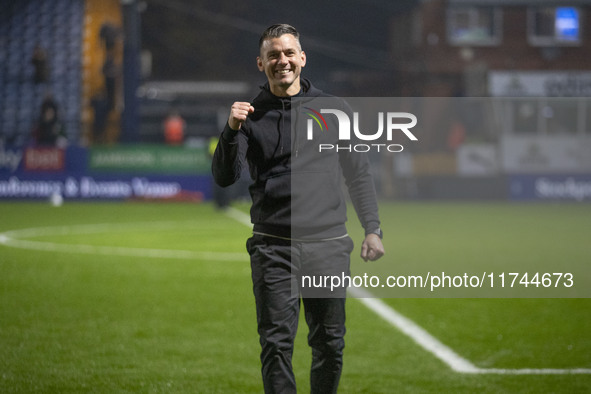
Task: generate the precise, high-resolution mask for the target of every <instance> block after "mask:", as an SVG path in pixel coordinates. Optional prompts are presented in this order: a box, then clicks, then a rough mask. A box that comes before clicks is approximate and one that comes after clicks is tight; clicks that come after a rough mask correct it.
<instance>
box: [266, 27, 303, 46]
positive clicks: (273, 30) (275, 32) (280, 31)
mask: <svg viewBox="0 0 591 394" xmlns="http://www.w3.org/2000/svg"><path fill="white" fill-rule="evenodd" d="M284 34H291V35H292V36H294V37H295V39H296V40H297V42H298V43H299V42H300V33H298V31H297V30H296V28H295V27H293V26H291V25H288V24H286V23H280V24H277V25H272V26H269V27H268V28H267V29H266V30H265V31H264V32H263V34H262V35H261V38H260V39H259V49H260V48H262V46H263V42H265V40H268V39H270V38H279V37H281V36H282V35H284Z"/></svg>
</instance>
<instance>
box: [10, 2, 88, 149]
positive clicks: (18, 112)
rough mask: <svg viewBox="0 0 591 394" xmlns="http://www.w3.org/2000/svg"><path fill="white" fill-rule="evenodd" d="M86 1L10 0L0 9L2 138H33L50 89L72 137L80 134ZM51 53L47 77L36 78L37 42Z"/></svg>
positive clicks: (24, 140) (13, 141)
mask: <svg viewBox="0 0 591 394" xmlns="http://www.w3.org/2000/svg"><path fill="white" fill-rule="evenodd" d="M83 15H84V2H81V1H77V0H56V1H51V0H31V1H10V2H8V4H7V5H5V6H3V12H2V13H1V14H0V18H1V19H0V139H3V140H4V141H5V142H7V143H11V144H25V143H27V142H28V141H29V140H30V137H31V132H32V130H33V127H34V124H35V121H36V118H37V116H38V112H39V108H40V106H41V102H42V100H43V97H44V96H45V93H46V92H49V91H51V92H52V94H53V96H54V98H55V100H56V101H57V103H58V105H59V109H60V117H61V119H62V121H63V125H64V127H65V132H66V134H67V136H68V138H69V139H70V140H77V139H78V134H79V132H80V111H81V96H80V93H81V89H80V87H81V85H80V84H81V75H82V74H81V71H82V70H81V52H82V51H81V48H82V21H83ZM36 46H39V47H41V48H43V50H44V51H45V52H46V56H47V67H48V74H47V79H46V80H45V81H36V80H35V76H34V74H35V68H34V66H33V63H32V56H33V53H34V51H35V47H36Z"/></svg>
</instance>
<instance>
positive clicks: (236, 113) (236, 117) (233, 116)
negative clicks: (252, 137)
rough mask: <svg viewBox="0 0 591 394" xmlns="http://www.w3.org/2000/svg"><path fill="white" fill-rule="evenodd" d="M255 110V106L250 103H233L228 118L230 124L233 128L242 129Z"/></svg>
mask: <svg viewBox="0 0 591 394" xmlns="http://www.w3.org/2000/svg"><path fill="white" fill-rule="evenodd" d="M253 112H254V107H253V106H252V105H250V103H244V102H239V101H237V102H235V103H234V104H232V110H231V111H230V117H229V118H228V125H229V126H230V128H231V129H232V130H236V131H238V130H240V128H241V127H242V124H243V123H244V121H246V118H247V117H248V115H249V114H252V113H253Z"/></svg>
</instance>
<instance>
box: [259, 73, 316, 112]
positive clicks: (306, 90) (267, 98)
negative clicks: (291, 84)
mask: <svg viewBox="0 0 591 394" xmlns="http://www.w3.org/2000/svg"><path fill="white" fill-rule="evenodd" d="M300 85H301V90H300V92H299V93H298V94H296V95H294V96H288V97H279V96H275V95H274V94H273V93H271V88H270V86H269V82H266V83H265V84H264V85H262V86H260V88H261V92H260V93H259V95H258V96H256V98H255V99H254V100H253V104H257V105H258V107H259V108H261V107H263V108H269V107H271V108H289V103H290V102H291V98H292V97H318V96H321V95H322V94H323V92H322V90H320V89H317V88H316V87H314V85H312V83H311V82H310V81H309V80H307V79H305V78H301V79H300ZM254 107H255V108H257V106H256V105H254Z"/></svg>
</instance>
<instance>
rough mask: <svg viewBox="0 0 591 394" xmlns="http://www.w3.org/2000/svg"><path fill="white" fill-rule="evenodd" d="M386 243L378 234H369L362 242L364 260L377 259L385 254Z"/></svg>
mask: <svg viewBox="0 0 591 394" xmlns="http://www.w3.org/2000/svg"><path fill="white" fill-rule="evenodd" d="M384 253H385V252H384V245H383V244H382V240H381V239H380V237H379V236H378V235H377V234H367V235H366V236H365V239H364V240H363V244H361V258H362V259H363V261H376V260H377V259H379V258H380V257H382V256H383V255H384Z"/></svg>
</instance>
